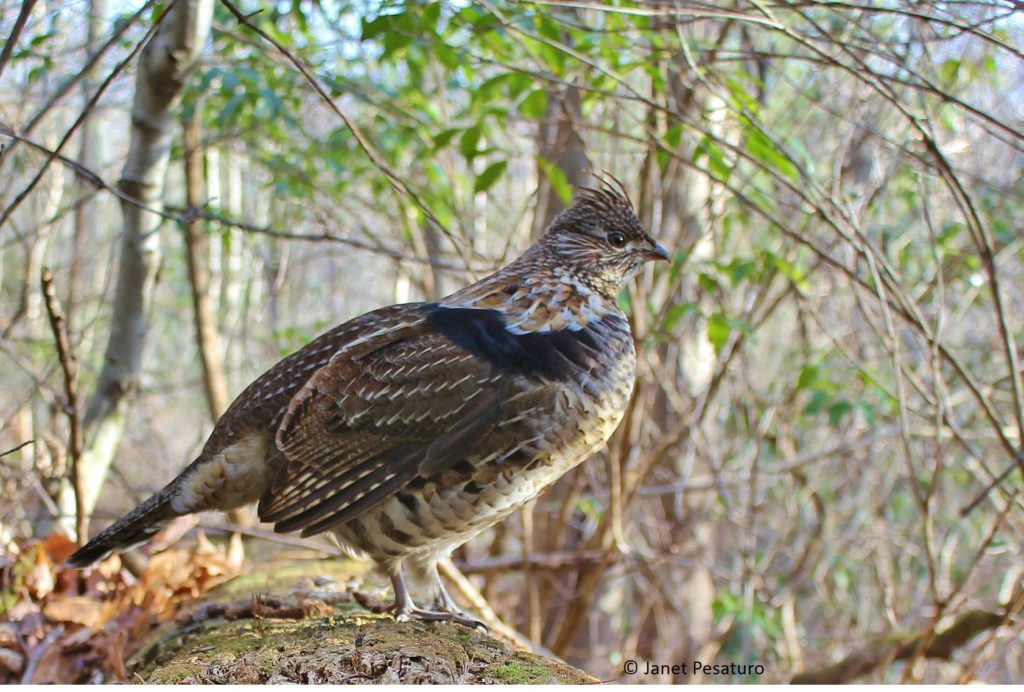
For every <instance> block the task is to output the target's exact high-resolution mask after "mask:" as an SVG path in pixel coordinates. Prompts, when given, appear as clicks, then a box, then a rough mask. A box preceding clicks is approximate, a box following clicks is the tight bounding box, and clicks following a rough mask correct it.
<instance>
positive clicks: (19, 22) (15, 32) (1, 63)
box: [0, 0, 36, 77]
mask: <svg viewBox="0 0 1024 692" xmlns="http://www.w3.org/2000/svg"><path fill="white" fill-rule="evenodd" d="M35 4H36V0H24V2H22V3H21V10H20V11H19V12H18V18H17V19H15V20H14V27H13V28H12V29H11V35H10V36H8V37H7V42H6V43H4V47H3V50H0V77H3V76H4V68H6V67H7V61H8V60H10V59H11V53H13V52H14V47H15V46H16V45H18V39H19V38H20V37H21V32H22V31H23V30H24V29H25V25H26V24H27V23H28V18H29V15H31V14H32V8H33V7H34V6H35Z"/></svg>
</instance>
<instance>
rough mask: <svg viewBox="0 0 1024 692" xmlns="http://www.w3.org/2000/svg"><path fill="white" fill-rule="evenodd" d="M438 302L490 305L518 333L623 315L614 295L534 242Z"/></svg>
mask: <svg viewBox="0 0 1024 692" xmlns="http://www.w3.org/2000/svg"><path fill="white" fill-rule="evenodd" d="M438 305H440V306H441V307H449V308H470V309H475V310H494V311H496V312H499V313H501V314H502V317H503V318H504V321H505V328H506V329H508V330H509V331H510V332H513V333H516V334H527V333H532V332H553V331H559V330H562V329H570V330H573V331H577V330H580V329H583V328H584V327H586V326H587V325H588V324H590V323H591V322H594V321H596V320H600V319H603V318H604V317H607V316H612V315H614V316H620V317H623V318H624V317H625V315H623V313H622V311H621V310H620V309H619V306H618V304H617V303H616V301H615V299H614V297H610V296H608V295H606V294H605V293H603V292H601V291H598V290H595V289H594V287H593V286H591V285H590V283H589V282H587V281H585V280H583V279H581V278H580V277H579V276H577V275H576V274H574V273H573V272H572V271H570V269H569V268H568V267H566V266H565V265H564V263H561V262H558V261H557V260H556V258H554V257H553V256H552V254H551V253H550V251H547V250H546V249H545V248H543V247H542V246H538V245H534V246H533V247H531V248H530V249H529V250H527V251H526V253H524V254H523V255H522V256H520V257H519V258H517V259H516V260H514V261H513V262H512V263H510V264H509V265H507V266H505V267H503V268H502V269H499V270H498V271H497V272H495V273H494V274H491V275H490V276H488V277H485V278H483V279H481V280H480V281H478V282H477V283H475V284H473V285H472V286H467V287H466V288H463V289H461V290H459V291H456V292H455V293H452V294H451V295H449V296H447V297H446V298H442V299H441V300H440V301H438Z"/></svg>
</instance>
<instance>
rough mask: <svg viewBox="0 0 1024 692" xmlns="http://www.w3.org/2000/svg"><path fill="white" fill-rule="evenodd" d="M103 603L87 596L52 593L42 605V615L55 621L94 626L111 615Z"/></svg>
mask: <svg viewBox="0 0 1024 692" xmlns="http://www.w3.org/2000/svg"><path fill="white" fill-rule="evenodd" d="M105 605H106V604H104V603H103V602H102V601H97V600H96V599H94V598H89V597H88V596H69V595H67V594H53V596H52V597H51V598H50V599H49V601H47V602H46V604H45V605H43V615H45V616H46V617H48V618H50V619H51V620H56V621H57V622H74V623H76V624H79V625H85V626H86V627H95V626H96V625H99V624H102V623H103V622H104V620H109V619H110V617H112V615H113V613H111V612H110V610H109V609H108V608H105V607H104V606H105ZM104 616H106V617H104Z"/></svg>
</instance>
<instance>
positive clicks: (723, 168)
mask: <svg viewBox="0 0 1024 692" xmlns="http://www.w3.org/2000/svg"><path fill="white" fill-rule="evenodd" d="M702 158H706V159H707V162H708V163H707V167H708V170H709V171H711V173H712V174H714V176H715V177H716V178H718V179H719V180H723V181H725V180H728V179H729V176H730V175H731V174H732V166H731V165H730V164H729V162H728V160H726V158H725V154H724V153H723V152H722V150H721V149H720V148H719V146H718V145H717V144H715V143H714V142H712V141H711V139H710V138H708V137H704V138H703V139H702V140H701V141H700V144H698V145H697V148H696V150H694V152H693V161H694V163H699V162H700V160H701V159H702Z"/></svg>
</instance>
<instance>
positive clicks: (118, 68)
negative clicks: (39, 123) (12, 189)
mask: <svg viewBox="0 0 1024 692" xmlns="http://www.w3.org/2000/svg"><path fill="white" fill-rule="evenodd" d="M175 1H176V0H171V1H170V2H169V3H168V4H167V7H165V8H164V11H163V12H162V13H161V14H160V16H159V17H158V18H157V20H156V21H155V22H154V23H153V26H152V27H150V29H149V31H147V32H146V35H145V36H143V37H142V40H141V41H139V42H138V43H136V44H135V47H134V48H133V49H132V51H131V53H129V54H128V56H127V57H126V58H125V59H124V60H122V61H121V62H119V63H118V64H117V65H115V66H114V69H113V70H111V71H110V74H108V75H107V78H106V79H104V80H103V82H102V83H101V84H100V86H99V88H98V89H96V93H95V94H93V95H92V98H90V99H89V101H88V102H87V103H86V104H85V108H83V109H82V112H81V113H79V115H78V118H76V119H75V122H74V123H72V125H71V127H70V128H68V131H67V132H65V133H64V137H63V138H61V140H60V143H59V144H58V145H57V148H56V149H54V150H53V151H52V152H50V154H49V156H47V158H46V161H44V162H43V165H42V166H41V167H40V168H39V170H38V171H37V172H36V174H35V176H34V177H33V178H32V180H31V181H29V183H28V185H26V186H25V188H24V189H22V190H21V192H19V193H18V195H17V196H16V197H15V198H14V200H13V201H11V203H10V204H9V205H7V208H6V209H4V211H3V214H0V227H3V225H4V223H6V222H7V220H8V219H9V218H10V217H11V214H13V213H14V211H15V210H16V209H17V208H18V207H19V206H20V205H21V203H22V202H24V201H25V198H26V197H28V195H29V193H30V192H32V190H33V189H35V186H36V185H38V184H39V181H40V180H42V179H43V176H44V175H46V171H47V170H49V168H50V164H52V163H53V162H54V160H55V159H56V158H57V157H58V156H59V155H60V152H61V150H62V149H63V148H64V146H65V145H66V144H67V143H68V142H69V141H71V137H72V135H74V134H75V131H77V130H78V128H79V126H81V124H82V123H83V122H85V120H86V117H87V116H88V115H89V113H90V112H91V111H92V110H93V108H95V107H96V104H97V103H98V102H99V100H100V97H101V96H103V93H104V92H105V91H106V90H107V88H108V87H109V86H110V85H111V84H112V83H113V81H114V79H115V78H117V76H118V75H119V74H121V72H123V71H124V69H125V68H126V67H128V65H129V64H130V63H131V62H132V61H133V60H134V59H135V56H136V55H138V54H139V52H140V51H141V50H142V48H143V47H144V46H145V45H146V44H147V43H149V39H150V38H152V36H153V35H154V34H155V33H156V31H157V29H158V28H159V27H160V24H161V23H162V22H163V20H164V18H165V17H167V15H168V13H169V12H170V10H171V8H172V7H174V3H175Z"/></svg>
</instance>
